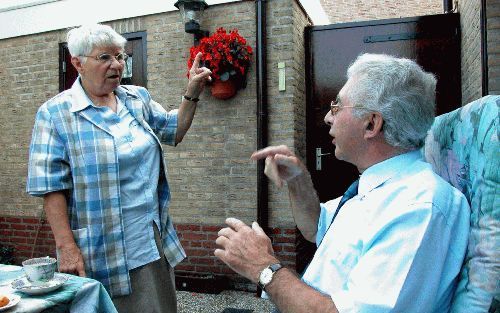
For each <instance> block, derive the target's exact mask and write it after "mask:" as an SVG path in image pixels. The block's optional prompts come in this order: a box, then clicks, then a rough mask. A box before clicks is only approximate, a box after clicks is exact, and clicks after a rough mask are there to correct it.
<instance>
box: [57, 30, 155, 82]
mask: <svg viewBox="0 0 500 313" xmlns="http://www.w3.org/2000/svg"><path fill="white" fill-rule="evenodd" d="M122 36H123V37H125V38H127V43H126V44H125V53H127V54H128V55H129V56H130V57H129V60H127V64H126V66H125V70H124V73H123V77H122V81H121V83H122V84H123V85H136V86H142V87H147V71H146V64H147V63H146V56H147V53H146V51H147V50H146V33H145V32H136V33H128V34H123V35H122ZM59 60H60V67H59V91H63V90H66V89H69V88H71V85H73V83H74V82H75V80H76V78H77V77H78V72H77V71H76V69H75V68H74V67H73V65H72V64H71V55H70V54H69V50H68V45H67V43H61V44H59Z"/></svg>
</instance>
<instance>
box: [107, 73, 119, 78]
mask: <svg viewBox="0 0 500 313" xmlns="http://www.w3.org/2000/svg"><path fill="white" fill-rule="evenodd" d="M108 78H111V79H116V78H120V75H118V74H113V75H109V76H108Z"/></svg>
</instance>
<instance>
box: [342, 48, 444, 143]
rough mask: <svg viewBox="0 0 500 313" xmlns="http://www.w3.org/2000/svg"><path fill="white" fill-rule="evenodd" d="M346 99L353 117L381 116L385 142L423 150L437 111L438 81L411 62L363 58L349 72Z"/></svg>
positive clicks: (381, 55) (386, 58)
mask: <svg viewBox="0 0 500 313" xmlns="http://www.w3.org/2000/svg"><path fill="white" fill-rule="evenodd" d="M347 77H348V79H350V80H352V83H350V84H349V86H348V88H346V95H347V97H348V99H349V100H350V101H351V102H352V103H353V105H354V106H356V107H359V108H360V109H359V110H354V115H356V116H358V117H360V116H362V115H363V114H365V113H366V111H368V112H379V113H380V114H381V115H382V117H383V119H384V125H383V133H384V137H385V140H386V142H387V143H388V144H390V145H391V146H393V147H398V148H402V149H409V150H413V149H417V148H420V147H422V146H423V144H424V140H425V137H426V135H427V131H428V130H429V128H430V127H431V125H432V123H433V121H434V116H435V108H436V102H435V99H436V78H435V77H434V75H433V74H431V73H428V72H425V71H424V70H423V69H422V68H421V67H420V66H419V65H418V64H417V63H415V62H414V61H412V60H410V59H405V58H396V57H393V56H389V55H384V54H368V53H367V54H363V55H360V56H359V57H358V58H357V59H356V61H354V63H353V64H351V66H350V67H349V69H348V70H347Z"/></svg>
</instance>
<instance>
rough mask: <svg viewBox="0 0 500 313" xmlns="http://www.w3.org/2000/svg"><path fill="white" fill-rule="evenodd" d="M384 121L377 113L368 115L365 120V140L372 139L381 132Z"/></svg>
mask: <svg viewBox="0 0 500 313" xmlns="http://www.w3.org/2000/svg"><path fill="white" fill-rule="evenodd" d="M383 125H384V119H383V118H382V115H381V114H380V113H378V112H374V113H370V114H369V115H368V117H367V119H366V120H365V127H366V129H365V138H373V137H375V136H377V135H378V134H379V133H381V132H382V127H383Z"/></svg>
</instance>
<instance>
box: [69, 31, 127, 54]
mask: <svg viewBox="0 0 500 313" xmlns="http://www.w3.org/2000/svg"><path fill="white" fill-rule="evenodd" d="M66 39H67V42H68V49H69V53H70V54H71V56H73V57H78V56H85V55H89V54H90V52H91V51H92V50H93V49H94V48H95V47H118V48H121V49H124V48H125V43H126V42H127V39H125V38H124V37H123V36H122V35H120V34H118V33H117V32H116V31H115V30H114V29H113V28H111V27H110V26H107V25H102V24H91V25H82V26H80V27H77V28H73V29H71V30H70V31H69V32H68V35H67V37H66Z"/></svg>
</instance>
